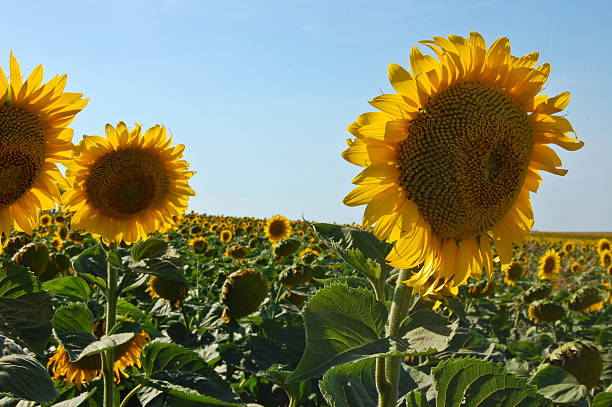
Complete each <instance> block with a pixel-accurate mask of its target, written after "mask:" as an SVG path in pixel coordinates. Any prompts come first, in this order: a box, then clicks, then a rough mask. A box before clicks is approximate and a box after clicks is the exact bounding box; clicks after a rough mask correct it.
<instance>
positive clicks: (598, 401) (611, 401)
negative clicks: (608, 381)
mask: <svg viewBox="0 0 612 407" xmlns="http://www.w3.org/2000/svg"><path fill="white" fill-rule="evenodd" d="M609 406H612V393H610V392H606V391H602V392H601V393H599V394H598V395H596V396H595V398H593V407H609Z"/></svg>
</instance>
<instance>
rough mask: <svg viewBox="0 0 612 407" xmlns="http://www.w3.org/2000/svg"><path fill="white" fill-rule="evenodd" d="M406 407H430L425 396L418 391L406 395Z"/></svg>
mask: <svg viewBox="0 0 612 407" xmlns="http://www.w3.org/2000/svg"><path fill="white" fill-rule="evenodd" d="M406 407H430V405H429V402H427V397H426V396H425V394H423V393H422V392H420V391H418V390H413V391H411V392H410V393H408V394H406Z"/></svg>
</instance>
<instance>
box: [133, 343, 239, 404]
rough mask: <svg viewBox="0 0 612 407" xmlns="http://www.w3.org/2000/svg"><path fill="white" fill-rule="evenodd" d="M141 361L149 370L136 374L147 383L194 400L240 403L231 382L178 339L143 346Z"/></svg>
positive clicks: (137, 377) (146, 384) (138, 378)
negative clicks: (181, 344) (183, 345)
mask: <svg viewBox="0 0 612 407" xmlns="http://www.w3.org/2000/svg"><path fill="white" fill-rule="evenodd" d="M141 362H142V366H143V368H144V371H145V374H138V375H134V378H135V379H136V380H137V381H139V382H140V383H142V384H143V385H145V386H149V387H153V388H155V389H158V390H161V391H163V392H165V393H168V394H171V395H173V396H176V397H180V398H183V399H187V400H190V401H194V402H200V403H207V404H209V405H220V406H237V405H239V404H237V403H236V402H237V400H238V399H237V396H236V395H235V393H234V392H233V390H232V387H231V386H230V384H229V383H227V382H225V381H224V380H223V379H221V377H219V375H218V374H217V373H216V372H215V371H214V370H213V369H212V368H211V367H210V366H208V364H207V363H206V362H205V361H204V359H202V358H201V357H200V356H199V355H198V354H197V353H195V352H194V351H192V350H189V349H186V348H183V347H182V346H180V345H177V344H174V343H165V342H152V343H149V344H148V345H147V346H145V347H144V349H143V350H142V354H141Z"/></svg>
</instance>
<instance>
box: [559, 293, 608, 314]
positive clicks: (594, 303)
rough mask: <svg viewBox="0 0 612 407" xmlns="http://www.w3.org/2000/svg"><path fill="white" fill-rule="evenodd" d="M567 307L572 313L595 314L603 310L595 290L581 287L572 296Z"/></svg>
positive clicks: (600, 299)
mask: <svg viewBox="0 0 612 407" xmlns="http://www.w3.org/2000/svg"><path fill="white" fill-rule="evenodd" d="M567 306H568V308H569V309H571V310H572V311H586V312H595V311H599V310H600V309H602V308H603V302H602V297H601V294H600V293H599V290H598V289H597V288H595V287H583V288H581V289H579V290H578V291H576V292H575V293H574V294H573V295H572V297H571V298H570V300H569V301H568V304H567Z"/></svg>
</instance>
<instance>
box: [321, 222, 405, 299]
mask: <svg viewBox="0 0 612 407" xmlns="http://www.w3.org/2000/svg"><path fill="white" fill-rule="evenodd" d="M310 226H312V228H313V229H314V231H315V233H316V234H317V236H318V237H319V239H321V240H322V241H323V242H325V244H326V245H328V246H329V247H331V248H332V249H333V250H334V252H336V253H337V254H338V256H340V257H341V258H342V260H344V261H345V262H347V263H348V264H350V265H351V266H353V267H354V268H355V269H356V270H357V271H359V272H360V273H361V274H363V275H364V276H365V277H366V278H367V279H368V280H370V282H371V283H372V285H373V286H374V287H375V290H377V291H378V290H380V288H381V287H383V286H384V284H385V281H386V280H387V277H388V276H389V272H390V271H391V267H389V265H388V264H387V262H386V260H385V259H386V257H387V255H388V254H389V252H390V251H391V249H392V247H393V245H392V244H389V243H385V242H383V241H380V240H378V239H377V238H376V236H374V234H373V233H371V232H368V231H365V230H362V229H357V228H354V227H351V226H340V225H332V224H329V223H311V224H310Z"/></svg>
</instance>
